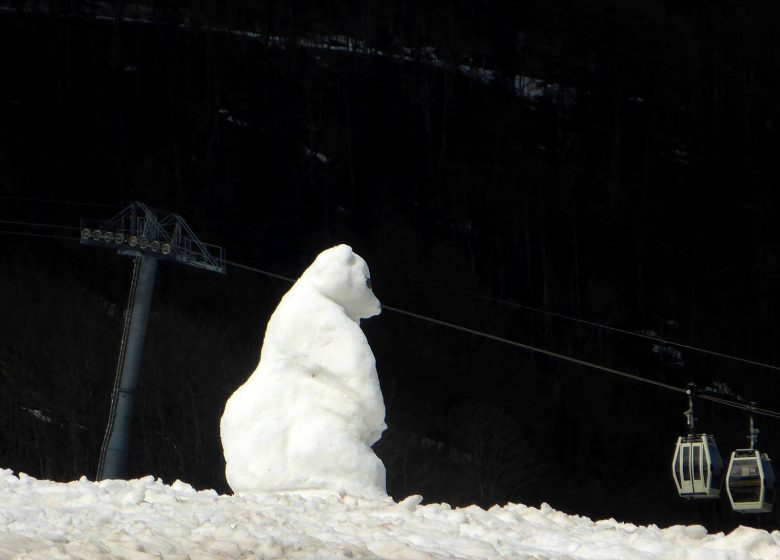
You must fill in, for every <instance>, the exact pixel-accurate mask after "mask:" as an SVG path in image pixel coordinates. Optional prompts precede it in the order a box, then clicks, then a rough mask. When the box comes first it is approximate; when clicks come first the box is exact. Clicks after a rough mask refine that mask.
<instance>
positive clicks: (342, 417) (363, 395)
mask: <svg viewBox="0 0 780 560" xmlns="http://www.w3.org/2000/svg"><path fill="white" fill-rule="evenodd" d="M380 311H381V306H380V304H379V300H378V299H377V298H376V297H375V296H374V293H373V292H372V291H371V283H370V276H369V272H368V266H367V265H366V262H365V261H364V260H363V259H362V258H360V257H359V256H358V255H356V254H355V253H353V252H352V248H350V247H348V246H346V245H339V246H337V247H333V248H331V249H328V250H326V251H323V252H322V253H320V255H319V256H318V257H317V258H316V259H315V261H314V263H313V264H312V265H311V266H310V267H309V268H308V269H307V270H306V271H305V272H304V273H303V274H302V275H301V277H300V279H299V280H298V281H297V282H296V283H295V285H293V287H292V288H291V289H290V291H289V292H287V294H286V295H285V296H284V297H283V298H282V301H281V302H280V303H279V306H278V307H277V308H276V311H274V313H273V315H272V316H271V319H270V321H269V322H268V327H267V328H266V332H265V339H264V341H263V348H262V352H261V354H260V363H259V364H258V365H257V369H256V370H255V372H254V373H253V374H252V375H251V376H250V377H249V379H248V380H247V382H246V383H244V384H243V385H242V386H241V387H239V388H238V390H237V391H236V392H235V393H234V394H233V395H232V396H231V397H230V399H228V402H227V404H226V405H225V413H224V414H223V416H222V422H221V435H222V447H223V449H224V453H225V460H226V463H227V466H226V469H225V474H226V477H227V481H228V483H229V484H230V487H231V488H232V489H233V491H234V492H280V491H301V490H319V491H322V490H324V491H333V492H336V493H338V492H346V493H348V494H351V495H355V496H364V497H376V496H386V495H387V493H386V491H385V467H384V465H383V464H382V462H381V461H380V460H379V458H378V457H377V456H376V455H374V452H373V450H372V449H371V445H372V444H374V443H375V442H376V441H377V440H379V438H380V436H381V435H382V432H383V431H384V430H385V428H386V426H385V405H384V401H383V400H382V392H381V390H380V388H379V379H378V378H377V373H376V364H375V361H374V354H373V353H372V352H371V348H370V347H369V345H368V341H367V340H366V337H365V335H364V334H363V331H362V330H361V329H360V319H363V318H367V317H372V316H374V315H378V314H379V313H380Z"/></svg>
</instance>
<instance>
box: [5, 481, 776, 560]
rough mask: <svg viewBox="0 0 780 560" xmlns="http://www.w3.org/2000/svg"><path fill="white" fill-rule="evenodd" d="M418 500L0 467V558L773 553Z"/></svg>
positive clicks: (667, 532)
mask: <svg viewBox="0 0 780 560" xmlns="http://www.w3.org/2000/svg"><path fill="white" fill-rule="evenodd" d="M420 500H421V498H420V497H419V496H411V497H409V498H407V499H405V500H403V501H402V502H400V503H395V502H393V501H392V500H391V499H390V498H387V497H384V498H375V499H367V498H355V497H352V496H348V495H341V496H340V495H337V494H328V495H322V496H316V495H310V494H306V493H294V494H284V493H282V494H245V495H236V496H220V495H217V493H216V492H214V491H213V490H207V491H201V492H198V491H196V490H194V489H193V488H192V487H191V486H190V485H188V484H185V483H182V482H179V481H177V482H175V483H174V484H173V485H171V486H168V485H165V484H163V483H162V482H160V481H159V480H155V479H154V478H153V477H151V476H150V477H146V478H143V479H139V480H131V481H123V480H106V481H103V482H98V483H93V482H89V481H88V480H86V479H84V478H82V479H81V480H79V481H76V482H70V483H67V484H63V483H57V482H50V481H45V480H36V479H34V478H31V477H29V476H26V475H24V474H20V475H19V476H18V477H17V476H15V475H14V474H13V472H12V471H10V470H2V469H0V558H18V559H20V560H21V559H43V558H46V559H50V558H106V557H108V558H128V559H129V558H133V559H145V558H159V557H162V558H166V559H169V560H176V559H185V558H192V559H203V560H206V559H211V558H274V559H277V558H278V559H284V558H290V559H315V558H316V559H330V558H334V559H335V558H352V559H356V558H357V559H361V558H372V559H376V558H387V559H402V560H428V559H444V558H460V559H472V558H473V559H479V560H489V559H493V558H496V559H498V558H554V559H569V560H579V559H584V560H596V559H638V560H650V559H655V558H659V559H665V560H666V559H673V560H688V559H690V560H694V559H696V560H705V559H706V560H749V559H750V560H752V559H760V560H775V559H779V558H780V532H778V531H774V532H772V533H771V534H770V533H768V532H766V531H762V530H758V529H751V528H747V527H740V528H738V529H736V530H735V531H733V532H732V533H730V534H728V535H724V534H723V533H718V534H714V535H709V534H707V532H706V531H705V530H704V528H703V527H701V526H697V525H694V526H689V527H684V526H680V525H677V526H674V527H669V528H667V529H659V528H658V527H655V526H650V527H638V526H636V525H631V524H627V523H618V522H616V521H614V520H608V521H597V522H593V521H591V520H590V519H587V518H584V517H578V516H570V515H566V514H564V513H561V512H559V511H556V510H554V509H552V508H551V507H549V506H547V505H542V507H541V508H538V509H537V508H533V507H526V506H523V505H516V504H509V505H507V506H504V507H498V506H495V507H492V508H490V509H489V510H487V511H485V510H483V509H481V508H479V507H476V506H470V507H466V508H456V509H452V508H450V506H448V505H446V504H432V505H426V506H422V505H420Z"/></svg>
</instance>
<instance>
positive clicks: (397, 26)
mask: <svg viewBox="0 0 780 560" xmlns="http://www.w3.org/2000/svg"><path fill="white" fill-rule="evenodd" d="M779 11H780V8H778V6H777V4H776V3H773V2H769V1H763V0H761V1H756V2H751V3H750V4H749V5H745V4H743V3H737V2H731V1H712V2H697V1H687V2H673V3H672V2H670V3H667V2H662V1H660V0H654V1H645V2H637V1H628V2H616V1H612V0H589V1H587V2H565V1H562V0H553V1H544V2H542V1H528V2H498V1H492V0H485V1H482V2H465V1H460V2H458V1H452V2H447V3H440V2H410V1H399V2H380V1H366V2H351V3H350V2H348V3H332V2H321V1H320V2H308V1H306V2H287V1H279V0H269V1H265V2H260V1H257V2H243V1H233V2H221V3H214V2H191V3H188V4H187V3H185V4H182V3H174V2H167V1H160V2H151V3H147V4H144V5H137V4H124V3H115V4H107V3H99V2H78V1H75V0H71V1H67V2H65V1H63V2H55V1H53V0H52V1H50V2H38V3H28V2H10V3H7V4H5V5H3V6H2V8H0V230H1V231H2V233H0V255H2V257H3V263H2V265H1V266H0V383H2V385H1V387H2V390H1V391H0V399H2V406H0V466H2V467H8V468H13V469H14V470H18V471H24V472H27V473H29V474H31V475H33V476H38V477H47V478H52V479H55V480H71V479H73V478H77V477H79V476H81V475H84V474H86V475H87V476H89V477H92V476H94V474H95V467H96V465H97V458H98V452H99V449H100V443H101V441H102V438H103V430H104V429H105V422H106V418H107V415H108V407H109V396H110V392H111V387H112V384H113V376H114V368H115V364H116V356H117V351H118V346H119V338H120V334H121V329H122V315H123V309H124V306H125V303H126V298H127V291H128V287H129V281H130V270H131V262H130V260H129V259H127V258H126V257H120V256H117V255H115V254H113V253H111V252H108V251H99V250H97V249H93V248H89V247H84V246H81V245H79V243H78V242H77V241H76V239H77V237H78V231H77V229H72V230H69V229H53V228H48V227H43V226H40V225H38V226H36V225H22V224H20V223H18V222H25V223H27V224H55V225H61V226H69V227H73V228H78V224H79V218H82V217H84V218H92V219H98V220H99V219H108V218H109V217H111V216H112V215H113V214H115V213H116V212H118V211H119V210H121V208H122V207H124V206H125V205H127V204H129V203H130V202H132V201H134V200H141V201H143V202H145V203H146V204H148V205H150V206H152V207H155V208H159V209H161V210H165V211H170V212H176V213H178V214H181V215H182V216H184V217H185V218H186V219H187V220H188V222H189V223H190V225H191V226H192V227H193V229H194V230H195V231H196V233H197V234H198V235H199V236H200V237H201V239H203V240H204V241H207V242H210V243H216V244H220V245H222V246H224V247H225V249H226V251H227V255H228V258H229V259H231V260H233V261H236V262H239V263H243V264H246V265H251V266H255V267H259V268H261V269H263V270H268V271H272V272H275V273H278V274H282V275H287V276H297V275H298V274H299V273H300V272H301V271H302V270H303V269H304V268H305V267H306V266H307V264H308V263H309V262H310V261H311V260H312V259H313V258H314V256H315V255H316V254H317V253H318V252H319V251H320V250H322V249H324V248H326V247H328V246H330V245H333V244H336V243H340V242H344V243H349V244H351V245H352V246H353V248H354V249H355V251H356V252H358V253H359V254H360V255H362V256H363V257H364V258H365V259H366V260H367V262H368V263H369V266H370V267H371V270H372V277H373V280H374V289H375V292H376V293H377V295H378V297H379V299H380V300H381V301H382V302H383V303H385V304H386V305H390V306H395V307H399V308H402V309H405V310H409V311H412V312H415V313H419V314H423V315H427V316H431V317H435V318H438V319H441V320H443V321H449V322H452V323H456V324H458V325H463V326H466V327H469V328H473V329H477V330H479V331H483V332H486V333H490V334H493V335H497V336H499V337H503V338H507V339H511V340H515V341H519V342H522V343H524V344H528V345H532V346H536V347H540V348H545V349H549V350H552V351H554V352H559V353H561V354H565V355H568V356H572V357H576V358H579V359H582V360H587V361H591V362H595V363H598V364H602V365H605V366H608V367H612V368H617V369H620V370H624V371H629V372H633V373H636V374H638V375H642V376H645V377H648V378H651V379H654V380H657V381H661V382H663V383H669V384H672V385H675V386H680V387H683V386H685V385H686V384H687V383H688V382H696V383H698V384H699V385H701V386H707V385H712V384H713V383H715V382H718V383H720V384H721V386H727V387H728V388H730V389H731V390H732V391H733V392H734V393H737V394H741V395H744V396H745V398H747V399H754V400H757V401H758V402H759V404H760V405H762V406H764V407H766V408H770V409H774V410H778V409H780V385H779V384H778V382H777V371H776V370H772V369H768V368H762V367H757V366H754V365H749V364H746V363H744V362H737V361H733V360H728V359H725V358H722V357H718V356H714V355H711V354H706V353H702V352H698V351H695V350H691V349H688V348H685V347H683V346H680V345H677V346H674V345H664V344H661V343H658V342H655V341H653V340H649V339H647V338H640V337H635V336H632V335H630V334H628V333H626V332H624V331H630V332H637V333H644V334H650V335H652V336H659V337H661V338H663V339H667V340H673V341H678V342H680V343H681V344H683V345H692V346H697V347H703V348H707V349H711V350H714V351H717V352H720V353H724V354H730V355H736V356H741V357H745V358H749V359H751V360H755V361H760V362H767V363H770V364H780V353H779V352H778V347H777V342H776V341H777V337H778V334H779V333H778V324H777V320H778V317H777V314H778V311H779V310H780V307H778V305H780V301H779V300H778V298H779V296H780V292H779V291H778V279H780V238H779V237H778V235H780V227H779V226H780V222H778V219H777V217H776V216H777V210H778V191H777V188H778V171H779V170H778V162H780V158H778V154H779V153H780V145H779V136H778V133H777V127H778V126H780V120H778V119H779V118H780V105H779V101H778V100H780V95H778V94H780V84H779V83H778V80H780V52H779V50H780V39H778V35H777V33H776V30H775V25H774V23H775V22H776V21H778V16H780V13H778V12H779ZM14 222H16V223H14ZM33 235H43V236H44V237H34V236H33ZM47 235H53V236H56V237H45V236H47ZM63 237H64V238H63ZM68 237H71V238H73V239H68ZM287 287H288V284H286V283H285V282H284V281H280V280H276V279H272V278H269V277H265V276H262V275H258V274H254V273H251V272H249V271H247V270H242V269H237V268H231V269H230V270H229V272H228V274H227V275H226V276H219V275H210V274H208V273H205V272H201V271H197V270H194V269H188V268H186V267H177V266H174V265H171V264H168V263H166V264H164V265H162V266H161V267H160V271H159V275H158V280H157V285H156V288H155V294H154V302H153V309H152V317H151V321H150V324H149V332H148V338H147V344H146V352H145V357H144V364H143V371H142V376H141V385H140V387H139V397H138V402H137V404H138V406H137V410H136V412H137V414H136V418H135V424H134V432H133V442H132V445H133V456H132V458H131V470H132V473H133V475H145V474H154V475H156V476H159V477H162V478H164V479H165V480H166V481H169V482H170V481H173V480H175V479H177V478H179V479H182V480H186V481H188V482H190V483H192V484H194V485H196V486H198V487H212V488H217V489H218V490H220V491H228V488H227V486H226V483H225V480H224V470H223V469H224V462H223V459H222V455H221V448H220V443H219V434H218V423H219V418H220V415H221V413H222V407H223V406H224V402H225V399H226V398H227V397H228V396H229V395H230V394H231V392H232V391H233V390H234V389H235V388H236V387H238V386H239V385H240V384H241V383H242V382H243V381H244V380H245V379H246V377H247V375H248V374H249V373H250V372H251V371H252V370H253V368H254V366H255V365H256V362H257V356H258V352H259V350H260V344H261V341H262V333H263V328H264V325H265V322H266V321H267V319H268V317H269V315H270V313H271V312H272V311H273V309H274V307H275V306H276V303H277V302H278V300H279V298H280V297H281V295H282V294H283V293H284V292H285V290H286V289H287ZM528 307H533V308H538V309H543V310H547V311H551V312H554V313H559V314H563V315H566V316H570V317H575V318H580V319H585V320H587V321H592V322H596V323H599V324H601V325H605V326H606V327H610V328H612V329H620V331H617V330H610V329H608V328H603V327H597V326H593V325H590V324H586V323H583V322H576V321H571V320H567V319H563V318H561V317H558V316H555V315H549V314H547V315H545V314H541V313H538V312H534V311H531V310H529V309H528ZM364 328H365V330H366V333H367V336H368V338H369V341H370V343H371V345H372V348H373V349H374V352H375V354H376V358H377V367H378V371H379V376H380V381H381V384H382V388H383V392H384V396H385V401H386V406H387V423H388V425H389V430H388V431H387V432H386V434H385V436H384V437H383V439H382V440H381V441H380V443H379V444H378V446H377V453H378V454H379V455H380V456H381V458H382V459H383V461H384V462H385V465H386V466H387V471H388V490H389V491H390V493H391V494H392V495H393V496H394V497H396V498H401V497H404V496H406V495H409V494H413V493H419V494H423V495H424V496H425V498H426V500H427V501H447V502H449V503H452V504H457V505H461V504H467V503H478V504H480V505H483V506H488V505H491V504H494V503H504V502H507V501H512V502H523V503H528V504H530V505H537V504H539V503H540V502H543V501H545V502H548V503H550V504H551V505H553V506H554V507H556V508H559V509H562V510H564V511H567V512H572V513H581V514H584V515H589V516H594V517H604V516H606V517H615V518H617V519H620V520H626V521H634V522H642V523H656V524H659V525H663V524H670V523H678V522H682V523H703V524H705V525H707V526H708V527H709V528H711V529H722V528H727V527H731V526H734V525H736V524H737V523H743V524H744V523H747V524H753V525H757V526H758V525H761V526H764V527H774V528H777V526H778V518H777V513H772V514H768V515H764V516H761V517H745V516H742V517H738V516H737V515H736V514H733V513H731V512H730V510H729V508H728V504H727V503H724V501H723V500H721V501H717V502H713V503H707V504H703V505H702V504H694V503H686V502H683V501H680V500H679V498H678V497H677V494H676V491H675V489H674V486H673V484H672V480H671V476H670V463H671V454H672V451H673V447H674V441H675V439H676V437H677V435H680V434H682V433H683V432H684V430H685V422H684V418H683V411H684V409H685V407H686V401H685V398H684V396H683V395H680V394H677V393H673V392H667V391H664V390H662V389H660V388H657V387H652V386H650V385H642V384H639V383H636V382H632V381H630V380H626V379H623V378H620V377H615V376H609V375H608V374H606V373H604V372H599V371H596V370H592V369H588V368H584V367H581V366H577V365H573V364H571V363H567V362H565V361H561V360H556V359H554V358H552V357H549V356H543V355H539V354H533V353H529V352H525V351H523V350H521V349H519V348H516V347H512V346H508V345H503V344H500V343H498V342H495V341H490V340H486V339H483V338H478V337H475V336H473V335H469V334H467V333H463V332H458V331H454V330H451V329H447V328H444V327H442V326H440V325H434V324H430V323H426V322H423V321H420V320H417V319H414V318H413V317H409V316H404V315H399V314H397V313H393V312H391V311H386V312H385V313H383V314H382V315H381V316H380V317H379V318H376V319H371V320H369V321H366V322H364ZM697 417H698V420H699V426H700V427H701V429H702V430H706V431H708V432H711V433H715V434H716V436H717V438H718V442H719V444H720V446H721V453H723V454H724V455H726V454H727V453H729V452H730V450H731V449H733V448H736V447H741V446H743V445H744V444H745V436H746V435H747V417H746V415H745V414H743V413H741V412H740V411H737V410H731V409H729V408H723V407H718V406H716V405H713V404H711V403H710V404H706V403H704V402H702V403H699V405H698V408H697ZM760 424H761V425H760V427H761V430H762V432H761V438H760V440H759V446H760V447H761V449H762V450H766V451H768V452H769V453H770V455H772V456H774V457H776V458H777V457H780V445H778V443H777V437H778V434H780V425H778V424H777V422H776V421H775V420H772V419H760Z"/></svg>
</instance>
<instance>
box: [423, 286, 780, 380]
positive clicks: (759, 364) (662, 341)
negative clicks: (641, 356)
mask: <svg viewBox="0 0 780 560" xmlns="http://www.w3.org/2000/svg"><path fill="white" fill-rule="evenodd" d="M431 284H433V285H435V286H440V287H445V288H448V289H451V290H454V291H456V292H461V293H464V294H468V295H471V296H474V297H478V298H482V299H485V300H488V301H493V302H496V303H502V304H505V305H507V306H509V307H517V308H519V309H525V310H527V311H532V312H534V313H541V314H542V315H549V316H550V317H556V318H558V319H564V320H566V321H572V322H575V323H581V324H583V325H588V326H591V327H597V328H600V329H604V330H608V331H612V332H619V333H622V334H627V335H630V336H635V337H638V338H644V339H646V340H652V341H653V342H655V343H657V344H664V345H669V346H675V347H678V348H684V349H686V350H693V351H695V352H701V353H702V354H709V355H711V356H717V357H719V358H725V359H728V360H733V361H735V362H741V363H743V364H750V365H752V366H757V367H763V368H768V369H773V370H776V371H780V366H775V365H772V364H767V363H764V362H759V361H756V360H750V359H748V358H742V357H739V356H732V355H730V354H723V353H721V352H716V351H714V350H708V349H706V348H701V347H698V346H692V345H690V344H683V343H682V342H676V341H674V340H666V339H664V338H660V337H657V336H653V335H649V334H645V333H641V332H636V331H629V330H626V329H621V328H618V327H610V326H609V325H604V324H602V323H596V322H594V321H588V320H586V319H580V318H579V317H572V316H571V315H565V314H563V313H558V312H556V311H550V310H547V309H540V308H538V307H533V306H530V305H524V304H522V303H517V302H515V301H510V300H506V299H501V298H496V297H492V296H488V295H485V294H480V293H478V292H472V291H470V290H463V289H461V288H455V287H453V286H447V285H446V284H440V283H431Z"/></svg>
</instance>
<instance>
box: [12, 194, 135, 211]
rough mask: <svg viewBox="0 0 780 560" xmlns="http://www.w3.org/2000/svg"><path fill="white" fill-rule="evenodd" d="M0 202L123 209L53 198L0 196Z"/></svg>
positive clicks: (102, 204) (116, 206) (115, 206)
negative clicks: (11, 201)
mask: <svg viewBox="0 0 780 560" xmlns="http://www.w3.org/2000/svg"><path fill="white" fill-rule="evenodd" d="M0 200H15V201H18V202H35V203H37V204H62V205H65V206H95V207H98V208H122V206H120V205H118V204H106V203H104V202H84V201H79V200H56V199H53V198H28V197H24V196H12V195H0Z"/></svg>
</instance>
